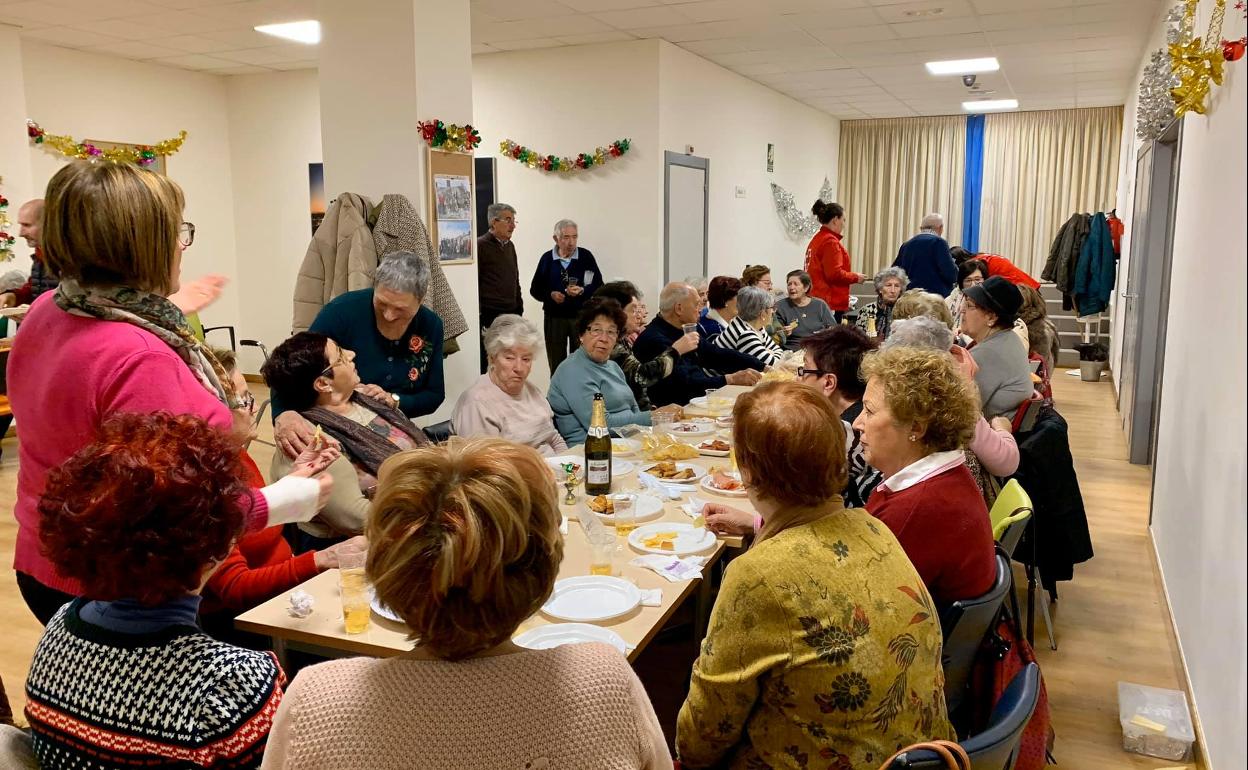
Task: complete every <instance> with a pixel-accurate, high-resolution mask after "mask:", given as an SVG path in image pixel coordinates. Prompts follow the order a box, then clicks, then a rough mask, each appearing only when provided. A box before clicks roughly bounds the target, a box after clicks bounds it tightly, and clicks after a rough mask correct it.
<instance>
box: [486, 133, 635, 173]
mask: <svg viewBox="0 0 1248 770" xmlns="http://www.w3.org/2000/svg"><path fill="white" fill-rule="evenodd" d="M630 147H631V145H630V140H628V139H617V140H615V141H614V142H612V143H611V144H609V145H607V146H606V147H599V148H597V149H595V150H594V152H593V153H588V152H583V153H581V154H580V155H577V156H576V157H574V158H560V157H558V156H555V155H543V154H542V153H540V152H537V151H536V150H532V149H529V148H528V147H525V146H524V145H522V144H516V143H515V142H513V141H511V140H510V139H505V140H503V141H502V142H499V144H498V150H499V152H501V153H502V154H503V155H506V156H507V157H509V158H511V159H512V160H514V161H516V162H517V163H523V164H524V165H526V166H528V167H529V168H536V169H541V170H542V171H555V172H558V173H560V174H571V173H572V172H573V171H584V170H586V169H589V168H593V167H594V166H601V165H603V164H604V163H606V162H607V161H609V160H614V159H616V158H618V157H620V156H622V155H624V154H625V153H627V152H628V151H629V149H630Z"/></svg>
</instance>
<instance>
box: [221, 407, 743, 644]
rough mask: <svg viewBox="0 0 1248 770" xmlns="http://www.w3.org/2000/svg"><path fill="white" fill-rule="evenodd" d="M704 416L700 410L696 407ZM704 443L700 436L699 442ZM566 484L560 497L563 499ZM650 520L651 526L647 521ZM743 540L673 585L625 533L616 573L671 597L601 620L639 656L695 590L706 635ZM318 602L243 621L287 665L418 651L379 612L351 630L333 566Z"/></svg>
mask: <svg viewBox="0 0 1248 770" xmlns="http://www.w3.org/2000/svg"><path fill="white" fill-rule="evenodd" d="M724 390H725V391H735V392H726V393H725V394H724V395H727V396H729V397H735V396H736V394H737V393H738V392H741V391H744V390H748V388H733V387H731V386H730V387H729V388H725V389H724ZM689 411H690V412H693V413H696V411H697V410H693V409H691V410H689ZM699 440H700V439H699ZM581 451H583V450H582V448H581V447H574V448H572V449H570V450H569V451H568V454H578V453H580V452H581ZM620 459H626V460H629V461H631V462H633V463H634V464H635V465H636V466H637V467H638V468H640V467H641V464H642V463H643V462H645V461H644V460H642V459H641V458H640V457H639V456H638V457H621V458H620ZM688 462H690V463H693V464H695V465H700V466H702V467H704V468H709V467H710V466H711V465H716V464H722V463H723V462H724V461H723V460H722V459H720V458H715V457H700V458H697V459H694V460H689V461H688ZM612 486H613V489H618V490H623V491H634V490H635V489H636V488H637V480H636V470H634V471H633V472H632V473H629V474H623V475H621V476H619V477H617V479H616V480H615V481H614V483H613V485H612ZM691 492H692V493H693V494H696V495H697V496H698V497H700V498H702V499H708V500H709V499H716V500H722V501H723V502H726V503H729V504H730V505H733V506H736V507H739V508H742V509H744V510H749V511H752V510H753V507H752V506H751V505H750V503H749V500H747V499H745V498H735V497H720V496H717V495H713V494H711V493H708V492H706V490H703V489H701V488H699V487H691ZM562 495H563V492H562V489H561V491H560V498H561V499H562ZM689 496H690V495H689V494H683V495H681V497H680V499H679V500H672V501H665V502H664V505H663V513H662V515H661V516H660V517H658V518H655V519H652V520H651V521H673V522H686V523H687V522H689V521H690V518H689V517H688V516H687V515H686V514H685V513H684V512H683V511H682V510H680V508H679V506H680V504H681V503H684V502H687V501H688V499H689ZM583 501H584V494H582V493H580V492H578V494H577V503H576V505H572V506H564V505H561V508H562V510H563V513H564V515H565V516H567V517H568V518H569V522H568V534H567V535H566V536H565V537H564V553H563V563H562V564H561V565H560V568H559V578H560V579H562V578H569V577H576V576H580V575H588V574H589V545H588V543H587V542H586V540H585V533H584V531H583V530H582V529H581V526H580V524H579V523H578V521H577V520H576V517H577V516H578V515H579V512H583V511H585V509H584V507H583ZM642 523H650V522H649V521H647V522H642ZM740 545H741V538H739V537H728V538H720V540H719V542H718V543H717V544H716V546H715V548H714V549H713V550H711V551H708V552H706V553H704V554H701V555H704V556H706V557H707V561H706V565H705V567H704V568H703V573H702V574H703V578H702V579H700V580H688V581H684V582H680V583H672V582H669V581H668V580H666V579H665V578H663V577H660V576H659V575H657V574H655V573H654V572H652V571H650V570H648V569H644V568H641V567H634V566H632V565H630V564H628V562H629V561H630V560H631V559H632V558H633V557H634V556H638V555H640V554H638V553H637V552H635V551H634V550H633V549H632V548H630V547H629V546H628V544H627V543H626V542H625V541H624V540H623V539H622V538H621V540H620V550H619V552H618V553H617V554H616V559H615V567H616V574H617V575H618V576H620V577H623V578H625V579H626V580H629V581H631V582H633V583H635V584H636V585H637V586H638V587H639V588H641V589H643V590H644V589H651V588H659V589H662V591H663V602H662V604H661V605H660V606H658V607H638V608H636V609H634V610H633V611H632V612H630V613H629V614H628V615H625V616H624V617H620V618H616V619H614V620H609V621H605V622H602V623H599V624H597V625H601V626H603V627H605V628H610V629H611V630H613V631H615V632H616V633H617V634H619V635H620V636H621V637H622V638H623V639H624V641H625V642H626V643H627V644H628V645H629V646H630V647H632V648H633V649H632V651H631V652H630V654H629V656H628V657H629V660H630V661H631V660H633V659H635V658H636V657H637V655H639V654H640V653H641V651H642V650H643V649H645V647H646V645H647V644H649V643H650V640H651V639H653V638H654V636H655V634H657V633H658V632H659V630H660V629H662V628H663V626H664V624H666V623H667V620H668V619H669V618H670V617H671V615H672V613H673V612H675V611H676V609H677V608H678V607H679V606H680V605H681V604H683V603H684V602H685V601H686V600H688V599H689V597H690V596H691V595H692V596H694V597H695V600H696V601H697V603H698V606H697V608H696V613H695V617H696V618H697V622H698V628H697V629H696V630H695V633H696V634H697V635H698V636H699V637H700V636H701V632H702V623H704V622H705V619H706V617H707V616H708V615H709V612H710V605H711V599H712V597H711V581H710V580H707V579H706V578H707V577H708V576H709V575H710V571H711V569H712V567H713V566H714V565H715V564H716V563H717V562H718V561H719V559H720V558H721V557H722V556H723V553H724V551H725V550H726V549H727V548H730V547H740ZM299 588H300V589H302V590H304V591H306V592H307V593H308V594H309V595H311V596H312V599H313V602H314V604H313V610H312V614H311V615H309V616H308V617H306V618H294V617H291V616H290V614H289V613H287V611H286V609H287V607H288V606H289V604H290V601H289V595H290V592H286V593H282V594H280V595H278V596H276V597H274V598H272V599H270V600H269V601H267V602H265V603H264V604H261V605H260V606H258V607H255V608H253V609H251V610H248V611H247V612H244V613H243V614H241V615H239V616H238V618H237V619H236V621H235V625H237V627H238V628H240V629H242V630H244V631H250V632H252V633H257V634H262V635H264V636H268V637H270V638H271V639H272V640H273V646H274V651H275V652H277V654H278V657H279V659H281V660H282V663H283V665H285V653H286V650H287V649H288V648H289V649H301V650H305V651H309V652H312V653H315V654H318V655H324V656H326V657H334V656H343V655H371V656H374V657H391V656H394V655H399V654H402V653H404V652H407V651H409V650H411V648H412V643H411V642H410V641H408V639H407V633H408V629H407V627H406V626H404V625H402V624H398V623H392V622H390V621H387V620H384V619H382V618H380V617H378V616H377V615H376V614H375V613H374V614H373V617H372V624H371V625H370V627H369V629H368V630H367V631H365V632H363V633H360V634H348V633H347V632H346V630H345V628H344V627H343V620H342V605H341V603H340V601H339V598H338V571H337V570H328V571H326V572H323V573H321V574H320V575H317V576H316V577H314V578H312V579H311V580H308V581H307V582H305V583H303V584H302V585H301V586H299ZM553 622H559V621H554V620H550V619H548V618H547V617H546V616H545V615H542V614H541V613H538V614H537V615H534V616H533V617H531V618H529V619H528V620H526V621H524V622H523V623H521V624H520V628H519V629H517V632H516V633H517V634H519V633H522V632H524V631H528V630H529V629H531V628H535V627H537V626H542V625H548V624H550V623H553Z"/></svg>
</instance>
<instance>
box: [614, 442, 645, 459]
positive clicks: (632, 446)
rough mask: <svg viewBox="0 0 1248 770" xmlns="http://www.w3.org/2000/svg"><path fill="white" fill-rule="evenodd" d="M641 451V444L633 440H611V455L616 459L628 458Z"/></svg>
mask: <svg viewBox="0 0 1248 770" xmlns="http://www.w3.org/2000/svg"><path fill="white" fill-rule="evenodd" d="M640 451H641V442H640V441H638V440H637V439H635V438H613V439H611V454H613V455H616V456H617V457H629V456H631V455H635V454H637V453H638V452H640Z"/></svg>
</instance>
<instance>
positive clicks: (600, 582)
mask: <svg viewBox="0 0 1248 770" xmlns="http://www.w3.org/2000/svg"><path fill="white" fill-rule="evenodd" d="M639 604H641V590H640V589H639V588H637V586H635V585H633V584H632V583H630V582H628V581H627V580H621V579H620V578H617V577H607V576H606V575H585V576H582V577H573V578H564V579H563V580H560V581H558V582H556V583H555V591H554V593H553V594H551V595H550V598H549V599H547V600H546V604H545V605H544V606H543V607H542V612H543V613H545V614H547V615H549V616H550V617H552V618H558V619H559V620H569V621H572V622H574V623H599V622H602V621H604V620H611V619H612V618H618V617H620V616H621V615H627V614H628V613H630V612H632V611H633V609H634V608H636V607H637V605H639Z"/></svg>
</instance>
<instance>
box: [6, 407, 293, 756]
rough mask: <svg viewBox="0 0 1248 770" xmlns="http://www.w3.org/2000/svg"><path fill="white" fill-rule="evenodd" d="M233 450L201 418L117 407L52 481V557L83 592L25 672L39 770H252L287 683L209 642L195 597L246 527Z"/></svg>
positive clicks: (48, 535) (255, 658) (48, 538)
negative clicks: (122, 769)
mask: <svg viewBox="0 0 1248 770" xmlns="http://www.w3.org/2000/svg"><path fill="white" fill-rule="evenodd" d="M242 478H243V469H242V467H241V466H240V463H239V456H238V447H237V445H236V444H235V443H234V442H233V440H232V439H231V438H230V436H229V435H227V434H226V433H224V432H222V431H220V430H217V429H216V428H213V427H211V426H210V425H209V424H208V423H206V422H205V421H203V420H201V419H199V418H196V417H188V416H177V417H175V416H173V415H170V414H168V413H157V414H150V415H138V414H123V415H120V416H118V417H115V418H112V419H110V420H108V421H107V422H105V423H104V424H103V426H101V428H100V433H99V436H98V437H97V438H96V440H95V442H94V443H92V444H89V445H87V446H86V447H84V448H82V449H80V450H79V451H78V452H77V453H76V454H74V455H73V456H72V457H70V458H69V460H67V461H66V462H65V463H64V464H62V465H61V466H59V467H57V468H54V469H52V471H51V472H50V473H49V474H48V480H47V484H46V486H45V489H44V494H43V497H42V499H41V500H40V501H39V514H40V517H41V518H40V538H41V542H42V543H43V546H44V552H45V553H46V555H47V558H48V560H49V561H50V562H51V563H52V565H53V566H54V567H55V568H56V569H57V570H58V572H59V574H63V575H65V576H66V577H68V578H69V579H72V580H74V581H76V582H77V584H78V585H80V586H81V588H82V592H83V596H82V597H81V598H78V599H74V600H73V601H71V602H70V603H69V604H67V605H65V606H64V607H62V608H61V609H60V610H59V611H58V612H57V613H56V614H55V615H54V616H53V617H52V619H51V620H50V621H49V623H48V627H47V629H46V630H45V631H44V634H43V638H42V639H41V640H40V641H39V646H38V648H37V649H36V650H35V658H34V661H33V662H32V663H31V668H30V675H29V676H28V677H27V679H26V701H27V705H26V718H27V720H28V721H29V722H30V727H31V732H32V734H33V740H34V745H35V753H36V755H37V756H38V757H39V759H40V765H41V766H42V767H44V768H70V767H86V766H88V765H89V766H100V767H103V766H107V767H114V766H123V765H124V766H126V767H138V766H143V767H173V766H202V767H231V768H243V767H256V766H257V765H258V764H259V762H260V757H261V754H262V753H263V751H264V743H265V740H266V737H267V736H268V732H269V728H270V725H271V723H272V718H273V714H274V712H275V711H276V710H277V706H278V703H280V702H281V699H282V691H281V688H282V686H283V685H284V684H285V677H284V676H283V674H282V671H281V668H280V667H279V666H278V665H277V661H276V659H274V658H273V656H272V654H271V653H262V652H252V651H249V650H243V649H240V648H237V647H233V646H231V645H228V644H224V643H222V642H218V641H215V640H213V639H211V638H210V637H208V636H207V635H206V634H205V633H204V632H203V631H201V630H200V629H199V628H198V627H197V626H196V623H195V620H196V615H197V613H198V610H199V593H200V591H201V590H202V588H203V586H204V583H205V582H206V581H207V580H208V576H209V575H210V574H211V573H212V571H213V569H215V568H216V566H217V564H218V563H219V562H220V561H221V560H222V559H224V558H225V556H226V554H228V553H229V551H230V548H231V546H232V545H233V543H234V541H235V540H236V539H237V538H238V536H239V535H240V534H242V532H243V527H244V524H245V522H246V520H247V516H248V512H247V511H246V510H245V508H244V505H245V502H244V501H246V500H247V497H246V494H245V493H246V492H247V488H246V484H245V482H243V481H242Z"/></svg>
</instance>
